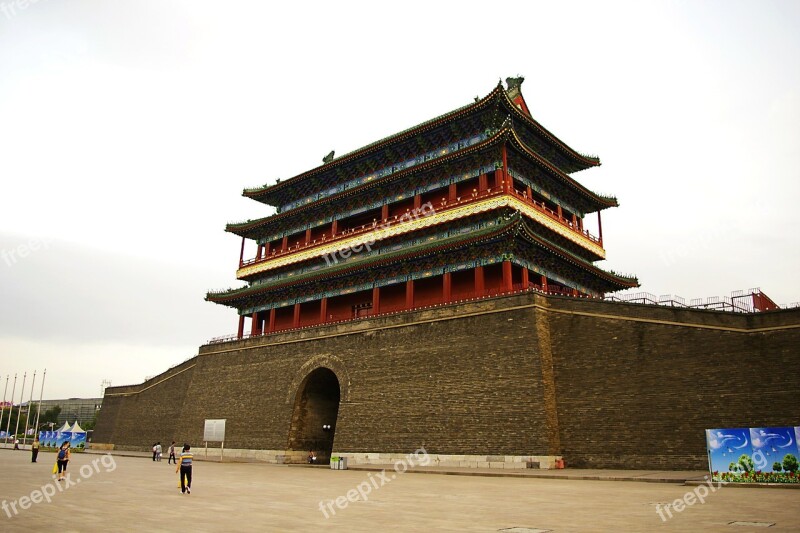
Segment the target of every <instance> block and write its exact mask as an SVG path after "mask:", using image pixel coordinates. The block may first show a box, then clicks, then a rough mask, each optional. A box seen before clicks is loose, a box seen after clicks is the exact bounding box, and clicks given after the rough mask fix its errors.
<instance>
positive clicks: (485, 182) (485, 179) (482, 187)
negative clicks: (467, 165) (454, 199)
mask: <svg viewBox="0 0 800 533" xmlns="http://www.w3.org/2000/svg"><path fill="white" fill-rule="evenodd" d="M488 188H489V176H487V175H486V174H481V175H480V176H478V191H479V192H484V191H486V190H487V189H488Z"/></svg>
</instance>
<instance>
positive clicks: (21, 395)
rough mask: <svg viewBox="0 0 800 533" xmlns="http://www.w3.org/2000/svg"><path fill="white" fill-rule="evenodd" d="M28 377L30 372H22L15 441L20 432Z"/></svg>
mask: <svg viewBox="0 0 800 533" xmlns="http://www.w3.org/2000/svg"><path fill="white" fill-rule="evenodd" d="M27 379H28V373H27V372H25V373H24V374H22V392H20V393H19V405H18V406H17V424H16V425H15V426H14V442H16V441H17V434H18V433H19V419H20V417H21V416H22V401H23V400H24V399H25V381H26V380H27Z"/></svg>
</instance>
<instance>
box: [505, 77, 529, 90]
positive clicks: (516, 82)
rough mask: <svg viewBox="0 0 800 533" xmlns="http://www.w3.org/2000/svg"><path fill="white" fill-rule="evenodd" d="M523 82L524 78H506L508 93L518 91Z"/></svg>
mask: <svg viewBox="0 0 800 533" xmlns="http://www.w3.org/2000/svg"><path fill="white" fill-rule="evenodd" d="M523 81H525V77H524V76H517V77H516V78H506V85H507V86H508V89H507V90H508V92H511V91H513V90H514V89H516V90H518V91H519V88H520V87H521V86H522V82H523Z"/></svg>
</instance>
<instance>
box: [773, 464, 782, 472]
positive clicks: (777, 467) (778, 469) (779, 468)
mask: <svg viewBox="0 0 800 533" xmlns="http://www.w3.org/2000/svg"><path fill="white" fill-rule="evenodd" d="M772 470H773V471H775V472H780V471H781V470H783V467H782V466H781V464H780V463H779V462H778V461H775V462H774V463H772Z"/></svg>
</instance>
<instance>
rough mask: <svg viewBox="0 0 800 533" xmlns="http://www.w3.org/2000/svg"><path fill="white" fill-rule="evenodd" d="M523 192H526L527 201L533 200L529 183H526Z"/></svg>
mask: <svg viewBox="0 0 800 533" xmlns="http://www.w3.org/2000/svg"><path fill="white" fill-rule="evenodd" d="M525 192H526V193H527V195H528V201H529V202H533V190H531V186H530V185H528V186H527V187H526V188H525Z"/></svg>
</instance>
